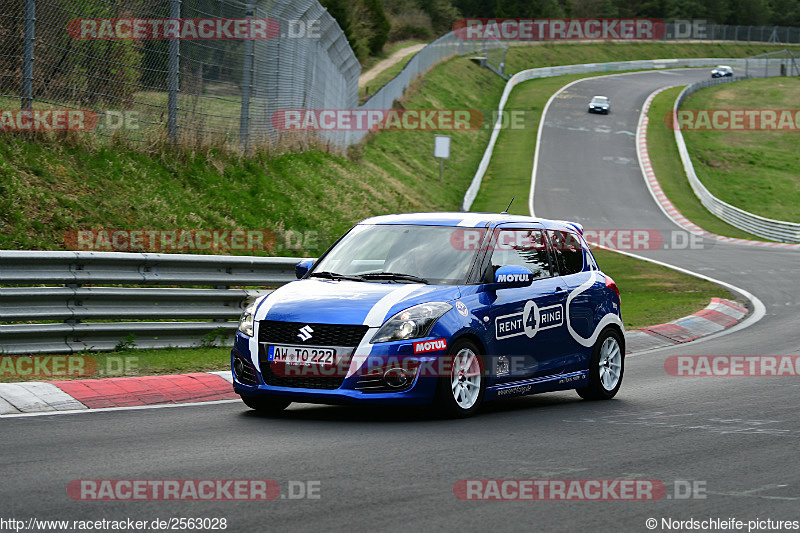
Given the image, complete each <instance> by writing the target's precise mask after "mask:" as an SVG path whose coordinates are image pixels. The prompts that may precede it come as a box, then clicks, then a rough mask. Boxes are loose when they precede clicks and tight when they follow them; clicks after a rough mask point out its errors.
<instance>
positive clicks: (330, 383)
mask: <svg viewBox="0 0 800 533" xmlns="http://www.w3.org/2000/svg"><path fill="white" fill-rule="evenodd" d="M259 362H260V363H261V365H260V366H261V377H262V378H263V379H264V383H266V384H267V385H272V386H273V387H289V388H293V389H327V390H333V389H338V388H339V387H341V386H342V382H344V378H345V376H346V374H347V369H348V367H349V366H350V356H349V355H348V356H344V359H342V360H340V361H339V366H338V368H337V370H336V371H335V372H334V371H332V372H330V374H331V375H321V376H319V375H311V376H302V375H301V376H293V375H288V376H287V375H283V374H282V373H281V371H280V370H278V372H277V373H276V372H274V371H273V370H272V368H273V366H272V365H282V364H283V363H274V362H270V361H269V360H268V359H267V350H266V349H265V348H264V345H263V344H262V345H261V346H260V347H259Z"/></svg>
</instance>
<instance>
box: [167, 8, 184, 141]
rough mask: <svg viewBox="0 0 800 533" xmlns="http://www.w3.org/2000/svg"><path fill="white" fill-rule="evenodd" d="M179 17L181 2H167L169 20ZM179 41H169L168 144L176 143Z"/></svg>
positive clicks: (174, 39) (175, 39)
mask: <svg viewBox="0 0 800 533" xmlns="http://www.w3.org/2000/svg"><path fill="white" fill-rule="evenodd" d="M180 17H181V0H169V18H170V19H178V18H180ZM180 57H181V49H180V40H179V39H177V38H173V39H170V41H169V73H168V77H169V79H168V81H167V83H168V87H167V91H168V94H167V137H168V138H169V140H170V142H172V143H173V144H174V143H177V142H178V89H179V87H178V72H179V69H180Z"/></svg>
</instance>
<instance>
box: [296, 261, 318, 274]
mask: <svg viewBox="0 0 800 533" xmlns="http://www.w3.org/2000/svg"><path fill="white" fill-rule="evenodd" d="M313 265H314V260H313V259H303V260H302V261H300V262H299V263H297V264H296V265H295V267H294V275H295V276H297V279H300V278H302V277H303V276H305V275H306V274H308V271H309V270H311V267H312V266H313Z"/></svg>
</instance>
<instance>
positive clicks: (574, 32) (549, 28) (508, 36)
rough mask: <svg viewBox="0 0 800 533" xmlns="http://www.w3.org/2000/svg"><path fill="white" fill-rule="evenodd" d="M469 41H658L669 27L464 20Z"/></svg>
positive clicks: (463, 34) (459, 31) (462, 31)
mask: <svg viewBox="0 0 800 533" xmlns="http://www.w3.org/2000/svg"><path fill="white" fill-rule="evenodd" d="M453 31H454V32H455V34H456V36H457V37H458V38H459V39H465V40H492V39H502V40H517V41H547V40H597V39H601V40H609V39H632V40H657V39H661V38H662V37H664V35H665V33H666V25H665V24H664V22H662V21H661V20H658V19H643V18H641V19H640V18H634V19H523V18H496V19H488V18H479V19H460V20H457V21H456V22H455V24H454V25H453Z"/></svg>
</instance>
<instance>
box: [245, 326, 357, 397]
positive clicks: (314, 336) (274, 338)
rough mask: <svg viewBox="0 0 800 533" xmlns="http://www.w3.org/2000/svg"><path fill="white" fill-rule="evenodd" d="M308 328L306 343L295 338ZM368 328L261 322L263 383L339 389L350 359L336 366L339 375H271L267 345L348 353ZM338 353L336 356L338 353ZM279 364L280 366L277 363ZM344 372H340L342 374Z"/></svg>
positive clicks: (259, 330) (259, 327)
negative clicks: (327, 347)
mask: <svg viewBox="0 0 800 533" xmlns="http://www.w3.org/2000/svg"><path fill="white" fill-rule="evenodd" d="M306 327H309V328H311V330H312V332H311V336H310V337H308V338H307V339H306V341H305V342H303V341H302V338H301V337H299V336H298V335H299V334H300V329H301V328H306ZM368 329H369V326H365V325H362V324H313V323H308V322H283V321H280V320H261V321H260V322H259V323H258V341H259V343H260V344H259V362H260V363H261V377H262V378H264V383H266V384H267V385H272V386H274V387H290V388H298V389H327V390H332V389H338V388H339V387H341V385H342V382H343V381H344V378H345V374H346V371H347V367H348V366H349V356H347V359H346V360H344V361H340V362H339V366H340V371H338V372H335V373H334V375H331V376H327V375H322V376H286V375H281V373H280V371H279V372H278V373H276V372H274V371H273V366H272V365H273V364H276V363H271V362H270V361H268V360H267V350H266V348H265V346H266V345H268V344H293V345H297V344H307V345H308V346H336V347H337V348H342V347H345V348H348V349H350V353H352V351H353V350H354V349H355V348H356V346H358V345H359V344H360V343H361V339H363V338H364V335H365V334H366V333H367V330H368ZM337 353H338V352H337ZM277 364H281V363H277ZM342 369H343V370H342Z"/></svg>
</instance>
